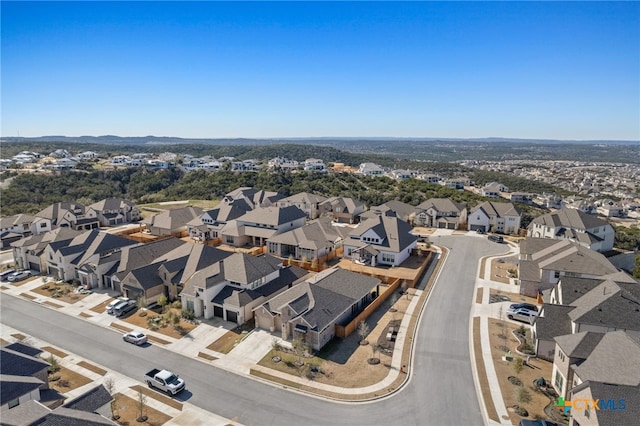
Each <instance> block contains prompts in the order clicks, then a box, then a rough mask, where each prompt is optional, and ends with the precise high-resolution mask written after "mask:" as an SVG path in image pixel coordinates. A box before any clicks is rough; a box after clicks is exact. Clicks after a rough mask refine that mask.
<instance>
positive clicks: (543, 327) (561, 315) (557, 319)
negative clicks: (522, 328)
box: [535, 303, 573, 340]
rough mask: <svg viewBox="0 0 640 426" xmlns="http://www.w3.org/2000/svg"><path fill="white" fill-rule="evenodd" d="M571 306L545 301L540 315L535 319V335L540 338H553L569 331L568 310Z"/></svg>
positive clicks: (569, 310)
mask: <svg viewBox="0 0 640 426" xmlns="http://www.w3.org/2000/svg"><path fill="white" fill-rule="evenodd" d="M572 309H573V306H564V305H552V304H549V303H545V304H544V305H543V306H542V310H541V315H542V316H539V317H538V318H536V320H535V328H536V336H537V338H538V339H541V340H553V338H555V337H557V336H563V335H565V334H569V333H571V320H570V319H569V316H568V314H569V312H571V310H572Z"/></svg>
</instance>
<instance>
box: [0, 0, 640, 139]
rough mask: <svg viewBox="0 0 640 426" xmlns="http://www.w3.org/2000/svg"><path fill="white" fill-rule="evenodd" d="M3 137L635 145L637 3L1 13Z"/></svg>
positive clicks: (53, 7) (234, 5)
mask: <svg viewBox="0 0 640 426" xmlns="http://www.w3.org/2000/svg"><path fill="white" fill-rule="evenodd" d="M1 7H2V22H1V23H2V29H1V31H2V42H1V43H2V45H1V47H2V52H1V55H2V56H1V59H2V63H1V72H2V74H1V75H2V81H1V82H2V89H1V95H2V99H1V100H2V112H1V118H2V135H3V136H16V135H18V134H19V135H20V136H42V135H67V136H79V135H104V134H115V135H120V136H145V135H156V136H179V137H207V138H217V137H267V138H268V137H312V136H398V137H452V138H454V137H460V138H472V137H489V136H499V137H511V138H543V139H625V140H640V4H639V3H637V2H620V3H616V2H586V3H579V2H566V3H565V2H550V3H544V2H523V3H513V2H442V3H440V2H407V3H398V2H393V3H386V2H373V3H370V2H353V3H347V2H335V3H334V2H310V3H307V2H283V3H272V2H256V3H250V2H229V3H226V2H193V3H185V2H68V3H64V2H62V3H59V2H43V3H38V2H6V1H2V4H1Z"/></svg>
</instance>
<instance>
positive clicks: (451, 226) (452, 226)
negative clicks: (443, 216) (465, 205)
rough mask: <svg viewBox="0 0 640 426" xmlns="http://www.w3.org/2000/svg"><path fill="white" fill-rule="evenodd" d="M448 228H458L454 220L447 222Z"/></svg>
mask: <svg viewBox="0 0 640 426" xmlns="http://www.w3.org/2000/svg"><path fill="white" fill-rule="evenodd" d="M447 229H456V224H455V223H454V222H447Z"/></svg>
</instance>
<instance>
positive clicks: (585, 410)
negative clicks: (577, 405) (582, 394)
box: [584, 404, 591, 418]
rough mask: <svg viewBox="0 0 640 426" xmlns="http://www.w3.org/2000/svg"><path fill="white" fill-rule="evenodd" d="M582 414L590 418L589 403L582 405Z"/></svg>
mask: <svg viewBox="0 0 640 426" xmlns="http://www.w3.org/2000/svg"><path fill="white" fill-rule="evenodd" d="M584 416H585V417H586V418H591V409H590V408H589V404H587V406H586V407H584Z"/></svg>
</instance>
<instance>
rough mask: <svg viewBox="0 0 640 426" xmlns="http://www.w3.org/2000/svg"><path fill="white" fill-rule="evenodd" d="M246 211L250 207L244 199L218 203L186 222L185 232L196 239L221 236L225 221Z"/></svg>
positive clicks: (201, 239)
mask: <svg viewBox="0 0 640 426" xmlns="http://www.w3.org/2000/svg"><path fill="white" fill-rule="evenodd" d="M248 211H251V207H250V206H249V205H248V204H247V202H246V201H245V200H244V199H239V200H235V201H233V202H231V203H220V204H218V205H217V206H216V207H215V208H213V209H211V210H207V211H205V212H203V213H202V215H200V216H199V217H197V218H194V219H192V220H191V221H189V222H187V232H188V233H189V236H190V237H191V238H193V239H194V240H196V241H209V240H212V239H214V238H221V236H222V228H224V226H225V225H226V224H227V222H229V221H231V220H234V219H237V218H239V217H241V216H242V215H244V214H245V213H247V212H248Z"/></svg>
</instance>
